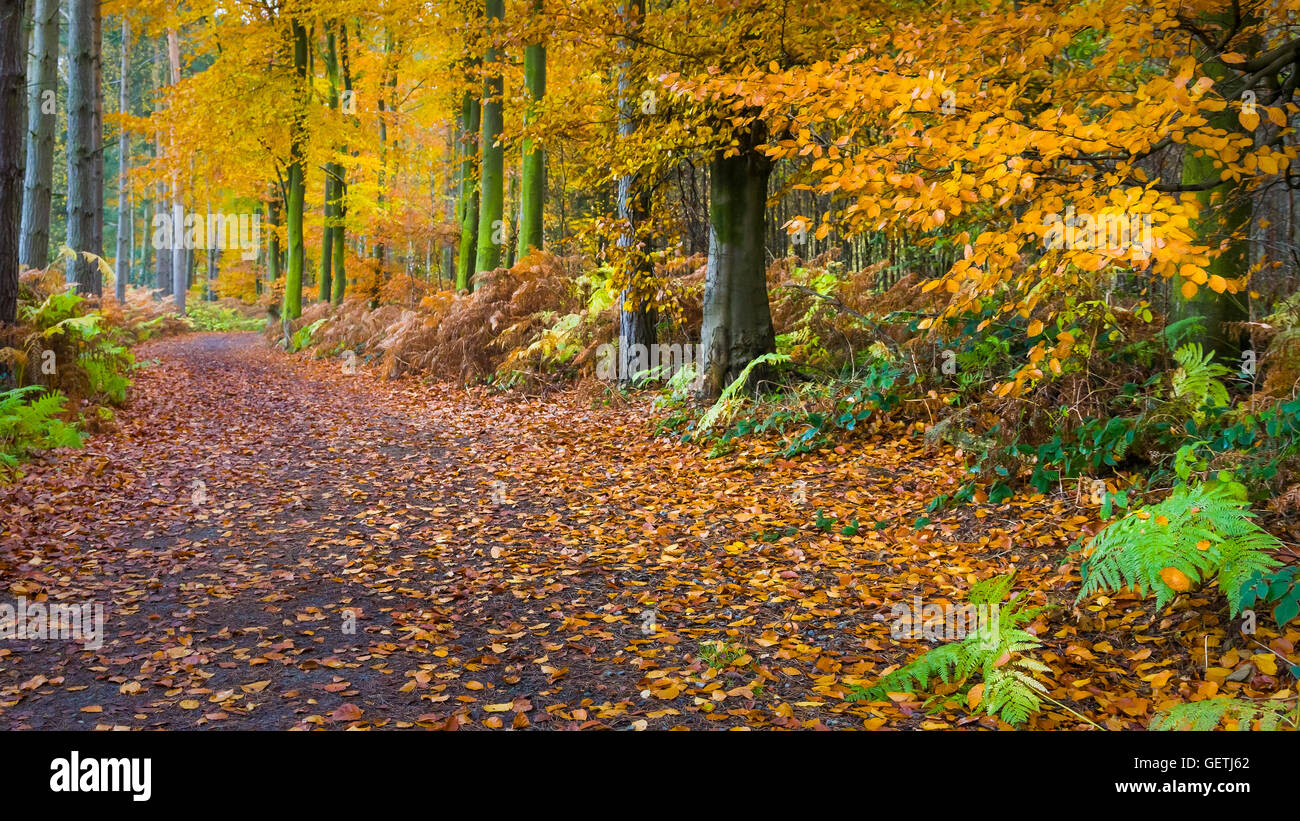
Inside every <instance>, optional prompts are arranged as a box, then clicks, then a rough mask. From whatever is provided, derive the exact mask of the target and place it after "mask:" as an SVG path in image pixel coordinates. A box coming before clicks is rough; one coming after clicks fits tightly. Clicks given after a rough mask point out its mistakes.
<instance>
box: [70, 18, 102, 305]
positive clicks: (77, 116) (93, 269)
mask: <svg viewBox="0 0 1300 821" xmlns="http://www.w3.org/2000/svg"><path fill="white" fill-rule="evenodd" d="M97 5H98V4H97V0H71V2H70V3H69V9H68V57H69V61H70V67H69V70H68V247H69V248H71V249H72V250H73V251H75V252H77V257H76V259H75V260H73V261H71V262H69V264H68V281H69V282H74V283H76V285H77V293H80V294H94V295H96V296H98V295H99V294H100V291H101V288H102V278H101V277H100V274H99V264H98V263H97V262H96V261H95V260H93V259H89V258H87V257H86V256H85V252H89V253H91V254H95V255H99V254H100V253H101V252H102V250H103V249H102V248H97V247H96V246H95V220H96V212H97V211H99V210H100V207H101V204H100V203H99V202H98V201H97V200H96V198H95V146H96V144H97V142H96V140H95V97H96V96H98V94H97V92H98V89H97V88H96V87H95V59H96V57H95V55H96V52H97V49H96V47H95V8H96V6H97Z"/></svg>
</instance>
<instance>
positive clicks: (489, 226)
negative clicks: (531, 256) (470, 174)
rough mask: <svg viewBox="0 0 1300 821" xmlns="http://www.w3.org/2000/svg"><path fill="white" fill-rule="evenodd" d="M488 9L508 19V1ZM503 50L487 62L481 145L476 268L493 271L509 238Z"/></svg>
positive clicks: (495, 1)
mask: <svg viewBox="0 0 1300 821" xmlns="http://www.w3.org/2000/svg"><path fill="white" fill-rule="evenodd" d="M484 10H485V11H486V13H487V17H488V19H489V20H497V21H500V20H503V19H504V18H505V0H485V2H484ZM501 57H502V55H501V52H500V50H499V49H498V48H497V47H496V46H495V45H493V46H491V47H489V48H488V50H487V54H486V56H485V59H484V64H485V66H486V67H487V77H486V78H485V79H484V81H483V124H482V134H481V135H480V139H481V142H480V146H479V184H480V189H481V191H480V194H479V214H478V253H477V254H476V255H475V257H474V268H475V269H477V270H478V271H491V270H494V269H495V268H497V267H499V266H500V265H501V246H502V245H503V244H504V241H505V223H504V222H503V217H504V207H505V146H504V145H502V144H501V131H502V127H503V122H502V111H501V107H502V99H501V98H502V93H503V91H504V81H503V80H502V77H501V65H500V62H499V61H500V60H501Z"/></svg>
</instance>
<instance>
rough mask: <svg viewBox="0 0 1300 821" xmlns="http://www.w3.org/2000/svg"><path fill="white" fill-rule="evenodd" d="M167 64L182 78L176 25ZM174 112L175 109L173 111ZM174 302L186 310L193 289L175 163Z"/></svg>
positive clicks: (171, 33)
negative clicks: (189, 294)
mask: <svg viewBox="0 0 1300 821" xmlns="http://www.w3.org/2000/svg"><path fill="white" fill-rule="evenodd" d="M167 67H168V70H169V72H170V75H171V84H172V85H173V86H175V85H178V84H179V83H180V81H181V44H180V35H179V33H178V32H177V31H176V29H168V30H167ZM173 114H174V112H173ZM170 142H171V154H172V162H173V163H175V162H176V159H177V158H178V156H179V154H180V152H179V151H178V150H177V148H176V136H175V126H173V127H172V133H171V135H170ZM171 177H172V237H171V239H172V305H174V306H175V308H176V311H177V313H181V314H183V313H185V295H186V293H187V292H188V291H189V289H190V262H189V257H188V256H187V255H186V253H185V205H184V201H183V200H182V198H181V182H180V171H179V170H177V168H176V167H175V165H173V166H172V174H171Z"/></svg>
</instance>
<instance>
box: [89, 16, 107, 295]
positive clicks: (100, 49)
mask: <svg viewBox="0 0 1300 821" xmlns="http://www.w3.org/2000/svg"><path fill="white" fill-rule="evenodd" d="M101 5H102V0H96V1H95V2H94V3H92V5H91V15H92V16H91V25H92V26H93V31H92V34H91V38H92V41H93V49H94V58H93V62H92V66H93V74H94V79H93V80H92V81H91V82H92V83H93V86H92V87H93V88H94V98H93V100H92V103H93V106H94V107H93V111H94V122H93V124H92V125H91V131H90V135H91V140H92V141H93V143H92V147H91V155H90V156H91V159H92V160H93V162H92V164H91V174H92V177H91V178H92V179H93V180H94V197H95V223H94V231H93V233H92V234H91V244H92V245H93V246H94V248H95V253H96V254H98V255H99V256H101V257H102V256H103V255H104V34H103V25H104V15H103V12H102V10H101ZM95 275H96V277H97V278H98V279H99V281H100V287H101V289H102V287H103V274H102V273H100V271H99V268H98V267H96V269H95Z"/></svg>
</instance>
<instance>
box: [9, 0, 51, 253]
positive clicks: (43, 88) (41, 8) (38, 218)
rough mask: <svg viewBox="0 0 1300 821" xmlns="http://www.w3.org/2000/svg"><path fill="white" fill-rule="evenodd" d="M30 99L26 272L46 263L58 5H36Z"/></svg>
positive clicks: (42, 1) (46, 1)
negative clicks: (27, 269)
mask: <svg viewBox="0 0 1300 821" xmlns="http://www.w3.org/2000/svg"><path fill="white" fill-rule="evenodd" d="M33 20H34V22H35V29H34V31H33V35H32V45H33V50H32V56H31V60H30V62H29V63H28V71H29V73H30V75H31V77H30V81H31V96H30V98H29V100H28V104H27V164H26V169H25V175H24V182H23V215H22V245H21V248H20V249H19V253H18V258H19V262H20V264H22V265H25V266H27V267H28V268H44V267H45V266H46V265H48V264H49V262H50V257H49V254H50V200H51V198H52V195H53V192H54V128H55V124H56V123H57V121H58V116H59V112H58V105H57V102H58V101H57V93H58V83H59V73H58V68H59V0H36V10H35V13H34V15H33Z"/></svg>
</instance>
